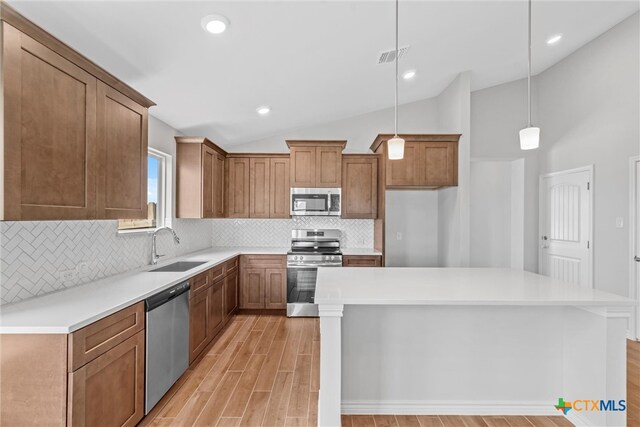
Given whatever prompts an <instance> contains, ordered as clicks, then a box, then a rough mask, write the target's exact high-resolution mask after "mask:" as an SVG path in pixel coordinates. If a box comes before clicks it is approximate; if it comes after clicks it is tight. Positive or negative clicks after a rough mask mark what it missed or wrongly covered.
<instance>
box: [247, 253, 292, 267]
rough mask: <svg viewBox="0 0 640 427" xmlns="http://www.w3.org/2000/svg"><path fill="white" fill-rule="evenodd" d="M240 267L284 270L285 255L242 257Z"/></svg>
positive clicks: (285, 265) (285, 264) (285, 263)
mask: <svg viewBox="0 0 640 427" xmlns="http://www.w3.org/2000/svg"><path fill="white" fill-rule="evenodd" d="M242 267H243V268H245V267H249V268H286V267H287V257H286V256H285V255H243V257H242Z"/></svg>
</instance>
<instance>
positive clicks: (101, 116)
mask: <svg viewBox="0 0 640 427" xmlns="http://www.w3.org/2000/svg"><path fill="white" fill-rule="evenodd" d="M97 94H98V99H97V111H96V119H97V140H98V153H99V157H98V191H97V217H98V218H111V219H118V218H126V219H143V218H146V217H147V151H148V147H147V132H148V127H149V126H148V116H147V114H148V113H147V109H146V108H145V107H142V106H141V105H138V104H137V103H135V102H134V101H132V100H131V99H129V98H127V97H126V96H124V95H123V94H121V93H120V92H118V91H117V90H115V89H113V88H111V87H109V86H107V85H106V84H104V83H102V82H98V91H97Z"/></svg>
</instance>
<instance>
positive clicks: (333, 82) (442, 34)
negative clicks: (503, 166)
mask: <svg viewBox="0 0 640 427" xmlns="http://www.w3.org/2000/svg"><path fill="white" fill-rule="evenodd" d="M10 3H11V5H13V6H14V7H15V8H16V9H18V10H19V11H20V12H21V13H23V14H24V15H25V16H27V17H28V18H30V19H31V20H33V21H34V22H36V23H37V24H39V25H41V26H42V27H44V28H45V29H47V30H48V31H50V32H51V33H53V34H54V35H56V36H57V37H59V38H60V39H62V40H64V41H65V42H67V43H68V44H69V45H71V46H72V47H74V48H76V49H77V50H79V51H80V52H82V53H83V54H85V55H86V56H88V57H89V58H91V59H92V60H94V61H95V62H97V63H98V64H100V65H102V66H103V67H104V68H106V69H107V70H109V71H110V72H111V73H113V74H114V75H116V76H117V77H119V78H120V79H122V80H123V81H125V82H127V83H128V84H130V85H131V86H133V87H134V88H136V89H137V90H139V91H140V92H141V93H143V94H144V95H145V96H147V97H149V98H151V99H152V100H154V101H155V102H156V103H157V104H158V105H157V106H156V107H153V108H152V110H151V114H152V115H154V116H156V117H158V118H159V119H161V120H163V121H165V122H167V123H168V124H170V125H171V126H173V127H174V128H176V129H178V130H180V131H182V132H184V133H186V134H194V135H203V136H207V137H209V138H211V139H213V140H215V141H217V142H219V143H221V144H222V145H223V146H226V147H228V146H231V145H234V144H240V143H244V142H248V141H252V140H255V139H259V138H262V137H266V136H270V135H273V134H276V133H280V132H282V131H284V130H286V129H292V128H300V127H304V126H310V125H315V124H319V123H324V122H327V121H332V120H337V119H342V118H346V117H350V116H354V115H358V114H363V113H366V112H370V111H375V110H379V109H382V108H387V107H390V106H392V105H393V71H394V68H393V65H392V64H385V65H378V64H377V58H378V55H379V53H380V52H381V51H383V50H390V49H393V46H394V3H393V1H388V0H387V1H252V2H250V1H238V0H236V1H57V0H48V1H16V0H13V1H10ZM638 4H639V3H638V1H637V0H632V1H576V0H573V1H542V0H537V1H534V3H533V38H534V47H533V70H534V74H536V73H539V72H541V71H543V70H545V69H546V68H548V67H549V66H551V65H553V64H554V63H556V62H558V61H559V60H561V59H562V58H564V57H566V56H567V55H568V54H570V53H571V52H573V51H575V50H576V49H577V48H579V47H580V46H582V45H584V44H585V43H587V42H588V41H590V40H592V39H593V38H595V37H596V36H598V35H600V34H602V33H603V32H605V31H606V30H607V29H609V28H611V27H612V26H614V25H615V24H617V23H619V22H620V21H622V20H624V19H625V18H626V17H628V16H630V15H632V14H633V13H634V12H636V11H637V10H638ZM214 13H216V14H223V15H225V16H226V17H227V18H228V19H229V20H230V22H231V26H230V28H229V30H228V31H227V32H225V33H224V34H223V35H221V36H214V35H211V34H208V33H206V32H204V31H203V30H202V28H201V26H200V21H201V19H202V17H204V16H205V15H209V14H214ZM526 13H527V3H526V2H524V1H522V0H509V1H482V0H475V1H451V0H449V1H408V0H402V1H401V2H400V46H404V45H410V46H411V48H410V50H409V52H408V54H407V55H406V56H405V57H404V58H403V59H402V60H401V61H400V70H401V72H402V70H406V69H409V68H415V69H417V70H418V75H417V76H416V78H415V79H414V80H413V81H411V82H404V81H401V83H400V95H399V96H400V103H406V102H412V101H416V100H419V99H423V98H429V97H432V96H435V95H437V94H438V93H440V91H441V90H442V89H443V88H444V87H446V86H447V85H448V84H449V83H450V82H451V80H452V79H453V78H454V77H455V76H456V75H457V73H459V72H461V71H465V70H471V71H472V81H473V83H472V84H473V89H474V90H476V89H481V88H485V87H489V86H494V85H496V84H500V83H503V82H507V81H512V80H515V79H519V78H522V77H525V76H526V64H527V62H526V43H527V41H526V40H527V38H526V23H527V21H526V16H527V15H526ZM558 32H560V33H563V34H564V38H563V39H562V41H561V42H560V43H558V44H557V45H555V46H547V45H546V43H545V40H546V39H547V38H548V37H549V36H550V35H552V34H554V33H558ZM260 105H269V106H271V108H272V112H271V113H270V114H269V115H268V116H266V117H262V116H258V114H257V113H256V111H255V109H256V108H257V107H258V106H260Z"/></svg>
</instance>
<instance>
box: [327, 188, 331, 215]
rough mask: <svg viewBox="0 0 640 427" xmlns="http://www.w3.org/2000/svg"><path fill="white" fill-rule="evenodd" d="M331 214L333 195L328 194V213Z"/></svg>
mask: <svg viewBox="0 0 640 427" xmlns="http://www.w3.org/2000/svg"><path fill="white" fill-rule="evenodd" d="M329 212H331V193H328V194H327V213H329Z"/></svg>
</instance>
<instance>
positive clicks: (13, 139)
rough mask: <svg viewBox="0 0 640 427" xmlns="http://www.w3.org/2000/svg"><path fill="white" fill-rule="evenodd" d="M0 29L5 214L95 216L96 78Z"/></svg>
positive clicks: (9, 30) (39, 217)
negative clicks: (1, 33)
mask: <svg viewBox="0 0 640 427" xmlns="http://www.w3.org/2000/svg"><path fill="white" fill-rule="evenodd" d="M2 31H3V40H2V44H3V58H2V73H3V79H4V83H3V88H4V168H5V171H4V173H5V183H4V218H3V219H5V220H46V219H56V220H65V219H91V218H94V217H95V214H96V166H97V159H98V146H97V140H96V86H97V83H96V79H95V78H94V77H93V76H91V75H90V74H88V73H86V72H85V71H84V70H82V69H81V68H79V67H77V66H75V65H74V64H72V63H71V62H69V61H67V60H66V59H64V58H63V57H61V56H59V55H58V54H56V53H55V52H53V51H51V50H50V49H48V48H46V47H45V46H43V45H42V44H40V43H38V42H36V41H35V40H33V39H32V38H30V37H28V36H26V35H25V34H23V33H21V32H20V31H18V30H16V29H15V28H13V27H12V26H10V25H8V24H6V23H3V25H2ZM145 194H146V193H145Z"/></svg>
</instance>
